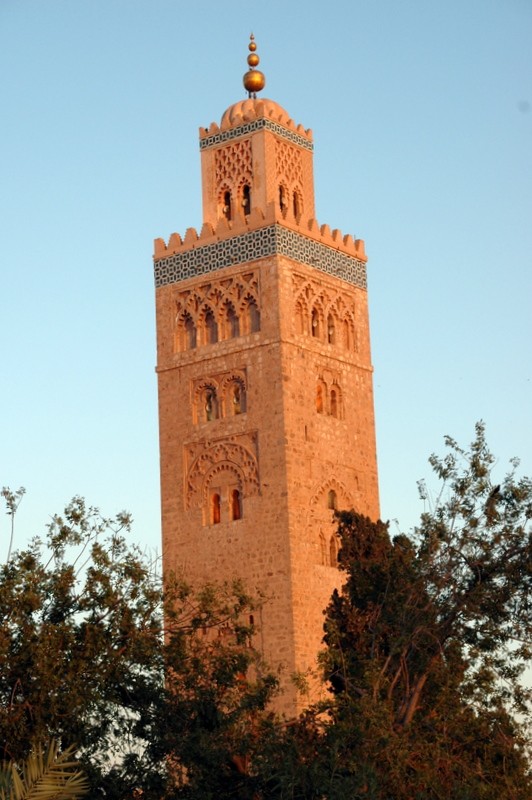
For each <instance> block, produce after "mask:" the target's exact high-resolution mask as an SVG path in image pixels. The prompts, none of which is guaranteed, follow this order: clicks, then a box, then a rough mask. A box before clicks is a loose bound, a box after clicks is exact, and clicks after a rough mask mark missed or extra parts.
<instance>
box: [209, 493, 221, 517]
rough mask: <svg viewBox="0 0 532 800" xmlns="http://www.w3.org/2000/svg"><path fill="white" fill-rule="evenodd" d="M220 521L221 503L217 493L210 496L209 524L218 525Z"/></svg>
mask: <svg viewBox="0 0 532 800" xmlns="http://www.w3.org/2000/svg"><path fill="white" fill-rule="evenodd" d="M220 520H221V503H220V495H219V494H218V492H213V494H211V524H212V525H218V523H219V522H220Z"/></svg>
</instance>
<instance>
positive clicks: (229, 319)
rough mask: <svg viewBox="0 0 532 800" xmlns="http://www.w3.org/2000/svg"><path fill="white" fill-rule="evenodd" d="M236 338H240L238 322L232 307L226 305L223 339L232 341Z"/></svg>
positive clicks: (229, 304)
mask: <svg viewBox="0 0 532 800" xmlns="http://www.w3.org/2000/svg"><path fill="white" fill-rule="evenodd" d="M236 336H240V321H239V319H238V316H237V313H236V311H235V309H234V307H233V305H232V304H231V303H227V305H226V306H225V318H224V338H225V339H234V338H235V337H236Z"/></svg>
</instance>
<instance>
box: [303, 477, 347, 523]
mask: <svg viewBox="0 0 532 800" xmlns="http://www.w3.org/2000/svg"><path fill="white" fill-rule="evenodd" d="M331 490H332V491H334V492H335V493H336V497H337V503H338V505H337V509H338V510H342V509H349V508H352V507H353V498H352V495H351V493H350V492H349V491H348V490H347V488H346V487H345V486H344V484H343V483H342V482H341V481H339V480H338V479H337V478H334V477H331V478H328V479H327V480H326V481H324V482H323V483H321V484H320V485H319V486H318V487H316V489H315V491H314V493H313V495H312V499H311V501H310V514H311V517H312V516H318V514H319V515H320V516H321V513H320V511H321V509H325V510H326V512H330V510H331V509H329V508H328V505H327V498H328V494H329V492H330V491H331Z"/></svg>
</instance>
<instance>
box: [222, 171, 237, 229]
mask: <svg viewBox="0 0 532 800" xmlns="http://www.w3.org/2000/svg"><path fill="white" fill-rule="evenodd" d="M235 200H236V198H235V191H234V187H233V186H232V185H231V184H230V183H229V181H224V182H223V183H222V184H221V186H220V188H219V190H218V218H219V219H221V218H225V219H226V220H227V221H228V222H230V221H231V220H232V219H234V216H235Z"/></svg>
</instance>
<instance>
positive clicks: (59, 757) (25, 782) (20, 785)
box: [0, 740, 89, 800]
mask: <svg viewBox="0 0 532 800" xmlns="http://www.w3.org/2000/svg"><path fill="white" fill-rule="evenodd" d="M72 755H73V748H68V749H67V750H65V751H64V752H62V753H60V752H59V748H58V745H57V742H55V741H53V740H52V741H51V742H49V743H48V747H47V748H46V750H43V748H42V747H41V746H40V745H39V746H37V747H36V748H35V749H34V750H33V751H32V752H31V753H30V755H29V756H28V757H27V758H26V759H25V760H24V761H23V762H22V764H21V765H18V764H16V763H14V762H4V763H3V764H2V765H1V767H0V800H77V798H79V797H82V796H83V795H84V794H86V793H87V792H88V789H89V787H88V782H87V779H86V778H85V776H84V774H83V773H82V772H81V770H79V769H78V764H77V762H76V761H75V760H73V758H72Z"/></svg>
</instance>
